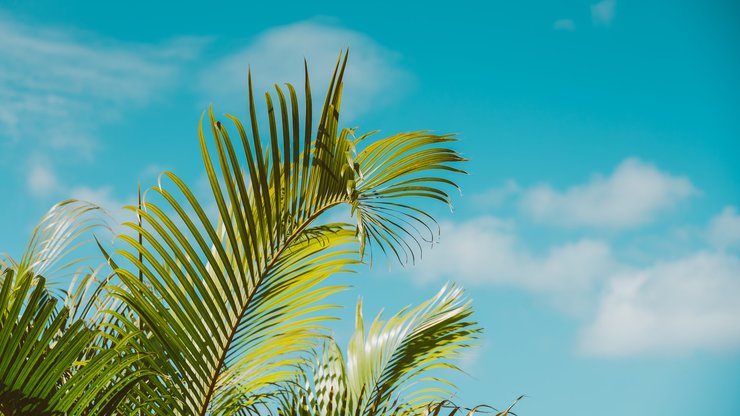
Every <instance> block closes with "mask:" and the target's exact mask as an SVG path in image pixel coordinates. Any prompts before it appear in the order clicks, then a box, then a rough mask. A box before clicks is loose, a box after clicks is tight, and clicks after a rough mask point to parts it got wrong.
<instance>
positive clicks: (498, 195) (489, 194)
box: [471, 179, 522, 208]
mask: <svg viewBox="0 0 740 416" xmlns="http://www.w3.org/2000/svg"><path fill="white" fill-rule="evenodd" d="M521 191H522V189H521V187H520V186H519V184H518V183H516V181H514V180H512V179H509V180H507V181H506V182H504V184H503V185H502V186H500V187H498V188H491V189H489V190H487V191H484V192H481V193H478V194H475V195H473V196H472V198H471V199H472V200H473V202H474V203H475V204H476V205H477V206H479V207H481V208H490V207H498V206H501V205H503V204H504V203H505V202H507V201H508V200H509V199H510V198H512V197H514V196H516V195H518V194H519V193H520V192H521Z"/></svg>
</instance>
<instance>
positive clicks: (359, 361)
mask: <svg viewBox="0 0 740 416" xmlns="http://www.w3.org/2000/svg"><path fill="white" fill-rule="evenodd" d="M470 314H471V310H470V303H469V302H466V301H465V300H464V299H463V297H462V291H461V290H460V289H458V288H455V287H452V288H449V289H448V288H444V289H442V291H440V292H439V293H438V294H437V296H435V297H434V298H432V299H430V300H428V301H427V302H425V303H423V304H422V305H420V306H418V307H416V308H414V309H410V310H404V311H401V312H400V313H398V314H397V315H395V316H393V317H392V318H391V319H389V320H388V321H382V320H381V316H380V315H378V316H377V317H376V318H375V320H374V321H373V323H372V324H371V325H370V328H368V330H367V333H366V331H365V323H364V320H363V317H362V303H358V305H357V318H356V323H355V333H354V335H353V336H352V339H351V340H350V343H349V348H348V351H347V359H346V361H345V359H344V357H343V356H342V354H341V352H340V351H339V348H338V347H337V346H336V344H335V343H334V342H329V343H327V344H326V345H325V347H324V349H323V352H322V354H321V355H320V356H319V357H317V359H316V360H314V363H313V368H311V369H310V371H306V373H312V374H313V378H312V379H309V378H308V376H304V377H303V378H304V379H299V380H298V382H296V383H295V384H293V387H292V388H289V389H287V390H286V391H285V392H284V393H283V396H282V399H283V404H282V406H281V408H280V409H279V410H278V414H279V415H281V416H346V415H356V416H380V415H419V414H423V413H424V412H425V411H427V410H428V405H429V403H432V402H440V401H441V400H444V399H446V398H447V397H449V395H450V393H449V392H448V391H447V389H446V387H448V386H447V385H446V384H445V383H442V382H440V381H439V380H438V379H435V378H433V377H431V376H430V373H433V370H436V369H439V368H447V367H452V365H451V364H450V359H453V358H456V357H457V356H459V354H460V351H461V350H463V349H464V348H466V347H468V346H469V342H470V341H472V340H474V339H475V336H476V334H477V333H478V332H479V330H478V329H477V328H476V326H475V323H473V322H471V321H469V320H467V318H469V317H470ZM424 375H426V376H425V377H422V376H424ZM411 386H413V387H414V388H413V389H409V387H411Z"/></svg>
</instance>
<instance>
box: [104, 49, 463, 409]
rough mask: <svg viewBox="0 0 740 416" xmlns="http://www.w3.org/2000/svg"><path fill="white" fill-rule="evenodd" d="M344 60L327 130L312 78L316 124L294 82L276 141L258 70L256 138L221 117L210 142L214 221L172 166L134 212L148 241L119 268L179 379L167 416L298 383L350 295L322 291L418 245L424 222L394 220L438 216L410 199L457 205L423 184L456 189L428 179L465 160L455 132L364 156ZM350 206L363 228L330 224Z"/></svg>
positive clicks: (163, 361)
mask: <svg viewBox="0 0 740 416" xmlns="http://www.w3.org/2000/svg"><path fill="white" fill-rule="evenodd" d="M345 65H346V55H345V57H344V58H343V59H340V60H339V61H338V63H337V67H336V69H335V72H334V75H333V77H332V81H331V83H330V86H329V89H328V92H327V95H326V99H325V103H324V106H323V108H322V111H321V115H320V117H319V123H318V125H317V126H316V128H315V133H314V128H313V126H312V119H313V116H312V104H311V90H310V84H309V82H308V76H307V75H306V87H305V96H306V101H305V106H304V108H305V115H304V118H303V122H301V120H300V118H299V106H298V98H297V94H296V91H295V90H294V88H293V87H292V86H290V85H288V86H287V93H286V92H284V91H283V90H282V89H281V88H279V87H276V90H275V93H276V95H275V96H276V97H277V101H276V103H277V110H276V108H275V105H274V104H273V103H274V102H273V98H272V96H271V95H270V94H266V96H265V98H266V105H267V114H268V124H269V136H268V138H267V139H266V140H264V141H263V138H262V136H261V131H260V129H259V126H258V123H257V117H256V107H255V103H254V95H253V90H252V86H251V76H250V85H249V104H250V106H249V114H250V127H251V128H250V129H249V130H250V133H251V134H250V133H248V132H247V129H245V128H244V126H243V125H242V123H241V122H240V121H239V120H238V119H236V118H235V117H233V116H230V115H227V118H228V119H229V120H230V121H231V124H233V128H234V129H235V130H236V132H237V137H238V141H236V142H235V141H234V140H232V139H231V137H230V135H229V132H228V130H227V129H226V126H225V125H224V124H223V123H222V122H221V121H219V120H217V119H216V118H215V116H214V115H213V113H212V112H211V111H210V110H209V112H208V117H207V119H206V122H205V123H204V120H201V124H200V130H199V137H200V147H201V153H202V158H203V164H204V166H205V169H206V175H207V178H208V181H209V184H210V187H211V193H212V196H213V199H212V200H211V203H212V204H213V205H214V206H215V207H216V209H217V212H218V217H217V218H216V219H215V220H214V219H212V218H210V217H209V215H208V214H207V210H206V208H204V206H203V204H202V201H203V200H202V199H198V198H196V196H195V195H194V193H193V192H192V191H191V190H190V189H189V188H188V187H187V185H186V184H185V183H184V182H183V181H182V180H181V179H180V178H178V177H177V176H176V175H174V174H172V173H169V172H166V173H164V174H163V175H162V177H161V179H160V183H159V185H158V186H157V187H154V188H151V189H150V190H149V191H148V192H147V194H146V195H147V198H146V201H145V202H144V203H143V204H142V206H141V207H140V208H139V207H129V208H130V209H132V210H134V211H136V213H137V215H138V216H139V217H140V218H141V224H135V223H127V224H125V225H126V226H127V227H129V228H131V229H132V230H133V231H134V233H136V234H139V235H140V236H141V243H140V242H139V240H137V239H135V238H132V237H130V236H126V235H122V236H121V237H120V239H121V240H123V241H124V242H125V243H126V245H127V247H126V248H124V249H121V250H118V251H117V254H118V256H119V257H120V258H121V262H124V263H125V264H124V263H121V264H123V266H122V267H118V268H117V269H116V273H117V275H118V276H119V277H120V278H121V280H122V281H123V283H124V287H119V288H116V287H112V288H111V290H112V291H113V292H114V295H115V296H116V297H117V298H118V299H121V300H122V301H123V302H124V303H125V304H126V305H128V307H130V308H131V310H132V311H134V312H135V314H136V315H137V316H138V317H140V319H141V321H142V322H143V327H144V328H145V331H146V334H147V335H146V341H142V344H143V343H148V345H149V346H148V347H147V348H148V349H149V351H152V352H154V353H155V354H156V355H157V359H156V362H157V366H158V367H157V371H159V372H160V373H161V374H162V377H161V380H162V381H163V382H165V383H169V384H170V390H171V392H172V396H171V398H170V399H168V400H169V402H168V404H167V405H166V406H165V407H164V408H165V409H168V410H166V412H170V413H173V414H187V415H205V414H209V413H211V414H237V413H238V412H241V411H244V409H246V408H248V407H249V406H251V405H252V404H255V403H257V402H258V401H259V398H260V396H259V392H261V391H265V390H266V389H269V388H271V386H273V385H274V384H275V383H278V382H281V381H283V380H286V379H289V378H290V377H292V376H293V373H294V370H293V368H295V365H296V364H298V363H300V362H302V361H303V358H302V356H301V355H302V353H303V352H305V351H307V350H308V349H310V348H312V347H313V346H315V343H316V335H317V334H319V333H321V332H322V329H323V328H322V325H321V322H323V321H324V320H326V319H328V318H330V316H329V315H328V314H327V312H328V311H327V308H329V307H330V305H327V304H326V303H324V302H323V300H324V299H325V298H326V297H327V296H329V295H331V294H332V293H334V292H336V291H338V290H341V287H338V286H325V285H323V284H322V283H323V281H324V280H325V279H326V278H327V277H328V276H329V275H331V274H333V273H336V272H340V271H346V270H348V269H349V268H351V266H352V265H353V264H355V263H357V261H358V260H359V257H358V256H357V254H358V249H357V247H358V246H357V244H355V243H357V242H359V243H360V246H362V247H364V246H365V244H366V242H378V243H380V245H381V247H382V248H384V249H385V247H390V248H391V249H392V250H394V251H398V250H401V251H404V250H407V249H404V248H400V247H399V246H400V245H403V244H408V243H406V242H405V241H406V240H405V237H408V236H410V237H411V239H415V238H419V237H417V234H415V233H414V231H413V230H414V227H413V226H404V225H403V224H402V223H399V222H397V221H394V220H393V219H392V216H390V215H386V213H389V212H390V213H393V214H399V215H404V216H405V217H407V218H411V219H412V220H414V221H416V222H419V223H422V224H427V222H428V221H429V220H430V218H428V217H427V216H426V215H424V214H423V213H422V212H421V211H420V210H418V208H414V207H413V206H410V205H407V204H406V203H404V202H403V201H404V198H408V197H429V198H433V199H439V200H443V201H446V202H448V201H447V196H446V193H444V192H443V191H439V192H436V191H433V190H432V189H436V188H435V187H434V186H427V187H424V188H423V189H421V190H420V189H417V188H418V186H422V185H419V184H421V183H428V182H430V181H431V182H432V183H433V185H434V184H439V183H443V182H447V181H446V180H443V179H441V178H437V177H436V176H434V175H432V174H431V173H429V171H430V170H450V169H452V168H450V167H449V166H448V165H449V163H451V162H457V161H460V160H462V159H461V158H460V157H459V156H457V154H456V153H454V152H452V151H449V150H447V149H444V148H437V147H429V146H434V145H435V143H446V142H449V141H450V140H452V139H451V138H450V137H448V136H434V135H431V134H428V133H424V132H421V133H409V134H406V135H398V136H391V137H389V138H387V139H383V140H381V141H379V142H378V143H383V144H381V145H378V144H374V145H373V144H371V145H369V146H368V147H367V148H366V149H365V150H363V151H361V152H360V153H359V154H358V158H357V159H356V160H355V159H354V158H353V155H354V154H355V153H354V152H355V147H356V145H357V144H358V143H359V141H360V139H356V140H353V138H354V134H353V131H352V130H348V129H343V130H341V131H340V130H339V128H338V122H339V111H340V107H341V92H342V79H343V75H344V68H345ZM306 73H307V71H306ZM204 124H206V125H207V127H210V134H211V135H212V136H213V140H212V144H209V140H207V139H206V133H205V132H204ZM301 126H303V131H301ZM361 139H364V137H363V138H361ZM396 142H398V143H399V144H400V145H399V146H397V145H394V144H393V143H396ZM425 146H426V147H425ZM365 162H366V163H367V169H368V173H367V174H363V169H365V167H364V166H363V163H365ZM453 170H454V169H453ZM409 181H411V182H409ZM409 183H414V184H416V185H413V186H410V185H409ZM424 186H426V185H424ZM397 201H400V202H397ZM340 204H350V205H352V206H353V207H354V208H355V209H356V210H357V213H358V214H357V217H358V223H357V225H355V226H351V225H349V224H324V225H318V224H319V223H318V222H317V220H318V218H319V217H321V216H322V215H323V214H324V213H326V212H328V211H329V210H330V209H332V208H334V207H336V206H337V205H340ZM427 228H428V226H427ZM402 234H403V235H402ZM358 237H359V238H358ZM360 251H361V250H360ZM398 252H399V253H400V251H398ZM399 259H401V256H399ZM139 276H140V277H141V278H139ZM121 318H123V317H121ZM128 325H129V326H131V323H129V324H128Z"/></svg>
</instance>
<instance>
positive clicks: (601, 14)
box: [591, 0, 617, 26]
mask: <svg viewBox="0 0 740 416" xmlns="http://www.w3.org/2000/svg"><path fill="white" fill-rule="evenodd" d="M616 8H617V0H602V1H600V2H598V3H596V4H593V5H591V19H592V20H593V22H594V24H595V25H598V26H609V25H611V24H612V22H613V21H614V14H615V12H616Z"/></svg>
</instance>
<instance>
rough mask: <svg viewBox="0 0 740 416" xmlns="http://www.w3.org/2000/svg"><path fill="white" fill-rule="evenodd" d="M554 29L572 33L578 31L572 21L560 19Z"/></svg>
mask: <svg viewBox="0 0 740 416" xmlns="http://www.w3.org/2000/svg"><path fill="white" fill-rule="evenodd" d="M553 29H555V30H565V31H569V32H572V31H574V30H576V24H575V22H574V21H573V20H571V19H558V20H556V21H555V23H554V24H553Z"/></svg>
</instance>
